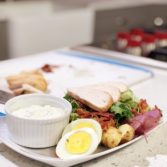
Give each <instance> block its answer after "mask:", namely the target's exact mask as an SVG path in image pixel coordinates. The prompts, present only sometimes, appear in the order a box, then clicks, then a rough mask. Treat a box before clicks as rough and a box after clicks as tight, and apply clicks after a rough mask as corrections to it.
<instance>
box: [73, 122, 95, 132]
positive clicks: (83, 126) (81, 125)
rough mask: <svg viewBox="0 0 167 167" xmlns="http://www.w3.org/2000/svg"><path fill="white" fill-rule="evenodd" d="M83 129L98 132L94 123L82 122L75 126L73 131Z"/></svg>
mask: <svg viewBox="0 0 167 167" xmlns="http://www.w3.org/2000/svg"><path fill="white" fill-rule="evenodd" d="M81 128H91V129H93V130H94V131H96V129H95V127H94V126H93V125H92V123H90V122H80V123H78V124H77V125H75V126H74V127H73V128H72V130H77V129H81Z"/></svg>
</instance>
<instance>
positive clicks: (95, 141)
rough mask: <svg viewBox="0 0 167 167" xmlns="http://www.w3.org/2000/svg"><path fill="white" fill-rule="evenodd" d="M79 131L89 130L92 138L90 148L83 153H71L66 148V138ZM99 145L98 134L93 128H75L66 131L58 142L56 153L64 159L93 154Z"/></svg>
mask: <svg viewBox="0 0 167 167" xmlns="http://www.w3.org/2000/svg"><path fill="white" fill-rule="evenodd" d="M77 132H87V133H88V134H89V135H90V136H91V138H92V143H91V145H90V147H89V149H88V150H87V151H86V152H84V153H82V154H72V153H69V152H68V151H67V150H66V148H65V142H66V140H67V139H68V138H69V137H70V136H71V135H73V134H74V133H77ZM98 145H99V141H98V136H97V134H96V132H95V131H94V130H93V129H91V128H81V129H78V130H73V131H71V132H68V133H66V134H65V135H64V136H63V137H62V138H61V139H60V141H59V142H58V144H57V147H56V154H57V155H58V157H59V158H61V159H63V160H66V159H72V158H78V157H83V156H86V155H90V154H92V153H93V152H94V151H95V150H96V149H97V147H98Z"/></svg>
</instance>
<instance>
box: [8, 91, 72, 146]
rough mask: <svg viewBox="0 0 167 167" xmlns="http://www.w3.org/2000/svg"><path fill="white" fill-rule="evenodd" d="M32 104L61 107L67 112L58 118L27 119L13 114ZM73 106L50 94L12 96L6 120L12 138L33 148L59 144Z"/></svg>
mask: <svg viewBox="0 0 167 167" xmlns="http://www.w3.org/2000/svg"><path fill="white" fill-rule="evenodd" d="M30 105H50V106H53V107H54V106H55V107H61V108H62V109H64V110H65V111H66V112H65V114H64V115H62V116H61V117H58V118H51V119H40V120H39V119H26V118H19V117H17V116H14V115H12V114H11V113H12V112H13V111H14V110H17V109H20V108H22V107H27V106H30ZM71 110H72V107H71V104H70V103H69V102H68V101H67V100H65V99H63V98H58V97H54V96H50V95H41V94H40V95H39V94H29V95H21V96H17V97H14V98H12V99H11V100H9V101H8V102H7V103H6V104H5V111H6V122H7V126H8V129H9V134H10V138H11V140H13V141H14V142H15V143H17V144H19V145H22V146H25V147H31V148H44V147H51V146H54V145H56V144H57V142H58V140H59V139H60V137H61V134H62V131H63V129H64V127H65V126H66V125H67V124H68V122H69V117H70V113H71Z"/></svg>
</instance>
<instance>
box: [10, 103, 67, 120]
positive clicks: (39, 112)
mask: <svg viewBox="0 0 167 167" xmlns="http://www.w3.org/2000/svg"><path fill="white" fill-rule="evenodd" d="M12 114H13V115H14V116H17V117H20V118H28V119H48V118H59V117H61V116H62V115H64V114H65V111H64V110H63V109H62V108H58V107H52V106H50V105H44V106H40V105H32V106H28V107H23V108H20V109H18V110H15V111H13V112H12Z"/></svg>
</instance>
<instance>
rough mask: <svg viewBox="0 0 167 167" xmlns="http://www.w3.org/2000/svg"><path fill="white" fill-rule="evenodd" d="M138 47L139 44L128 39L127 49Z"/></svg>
mask: <svg viewBox="0 0 167 167" xmlns="http://www.w3.org/2000/svg"><path fill="white" fill-rule="evenodd" d="M140 46H141V42H140V41H136V40H133V39H130V40H129V41H128V45H127V47H140Z"/></svg>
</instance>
